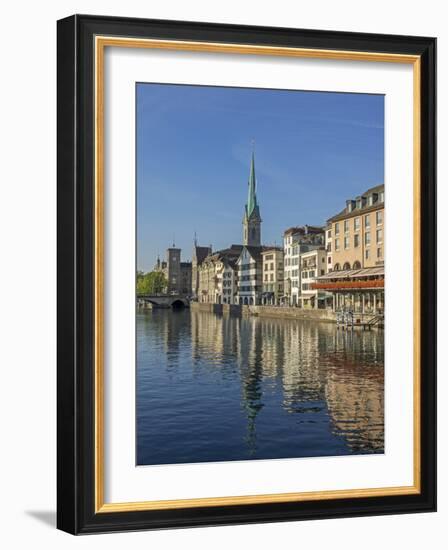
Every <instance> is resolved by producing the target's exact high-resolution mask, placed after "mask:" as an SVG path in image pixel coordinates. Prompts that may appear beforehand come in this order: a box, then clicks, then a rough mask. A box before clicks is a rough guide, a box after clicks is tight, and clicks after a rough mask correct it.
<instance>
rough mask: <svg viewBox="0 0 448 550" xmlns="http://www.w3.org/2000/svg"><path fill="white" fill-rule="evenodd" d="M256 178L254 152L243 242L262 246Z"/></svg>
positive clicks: (248, 244) (245, 211) (244, 220)
mask: <svg viewBox="0 0 448 550" xmlns="http://www.w3.org/2000/svg"><path fill="white" fill-rule="evenodd" d="M256 191H257V189H256V180H255V158H254V153H252V159H251V163H250V174H249V182H248V194H247V204H246V206H245V208H244V217H243V244H244V245H246V246H261V221H262V220H261V217H260V209H259V207H258V203H257V192H256Z"/></svg>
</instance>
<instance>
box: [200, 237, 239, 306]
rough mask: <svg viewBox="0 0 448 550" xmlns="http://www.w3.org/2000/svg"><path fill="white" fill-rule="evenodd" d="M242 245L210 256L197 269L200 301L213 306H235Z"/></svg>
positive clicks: (233, 246)
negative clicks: (238, 262) (238, 264)
mask: <svg viewBox="0 0 448 550" xmlns="http://www.w3.org/2000/svg"><path fill="white" fill-rule="evenodd" d="M242 248H243V247H242V245H232V246H231V247H230V248H226V249H225V250H219V251H217V252H214V253H212V254H209V255H208V256H207V257H206V258H205V259H204V260H203V261H202V263H201V264H200V265H198V267H197V273H198V301H199V302H202V303H211V304H234V303H236V302H235V293H236V277H237V267H236V262H237V260H238V257H239V255H240V254H241V250H242Z"/></svg>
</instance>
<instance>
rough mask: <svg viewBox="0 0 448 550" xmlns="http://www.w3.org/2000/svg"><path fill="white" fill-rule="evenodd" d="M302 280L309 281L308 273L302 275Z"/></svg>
mask: <svg viewBox="0 0 448 550" xmlns="http://www.w3.org/2000/svg"><path fill="white" fill-rule="evenodd" d="M302 278H303V279H308V271H304V272H303V273H302Z"/></svg>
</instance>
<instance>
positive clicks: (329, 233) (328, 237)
mask: <svg viewBox="0 0 448 550" xmlns="http://www.w3.org/2000/svg"><path fill="white" fill-rule="evenodd" d="M327 239H331V229H329V230H328V231H327Z"/></svg>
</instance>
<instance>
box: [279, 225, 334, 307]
mask: <svg viewBox="0 0 448 550" xmlns="http://www.w3.org/2000/svg"><path fill="white" fill-rule="evenodd" d="M324 240H325V236H324V230H323V228H322V227H314V226H310V225H305V226H303V227H290V228H289V229H287V230H286V231H285V232H284V233H283V249H284V264H285V275H284V279H285V281H284V285H285V296H284V302H285V303H287V304H289V305H291V306H300V305H301V300H300V295H301V275H300V256H301V254H303V253H304V252H308V251H309V250H314V249H316V248H319V247H321V246H323V244H324Z"/></svg>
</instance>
